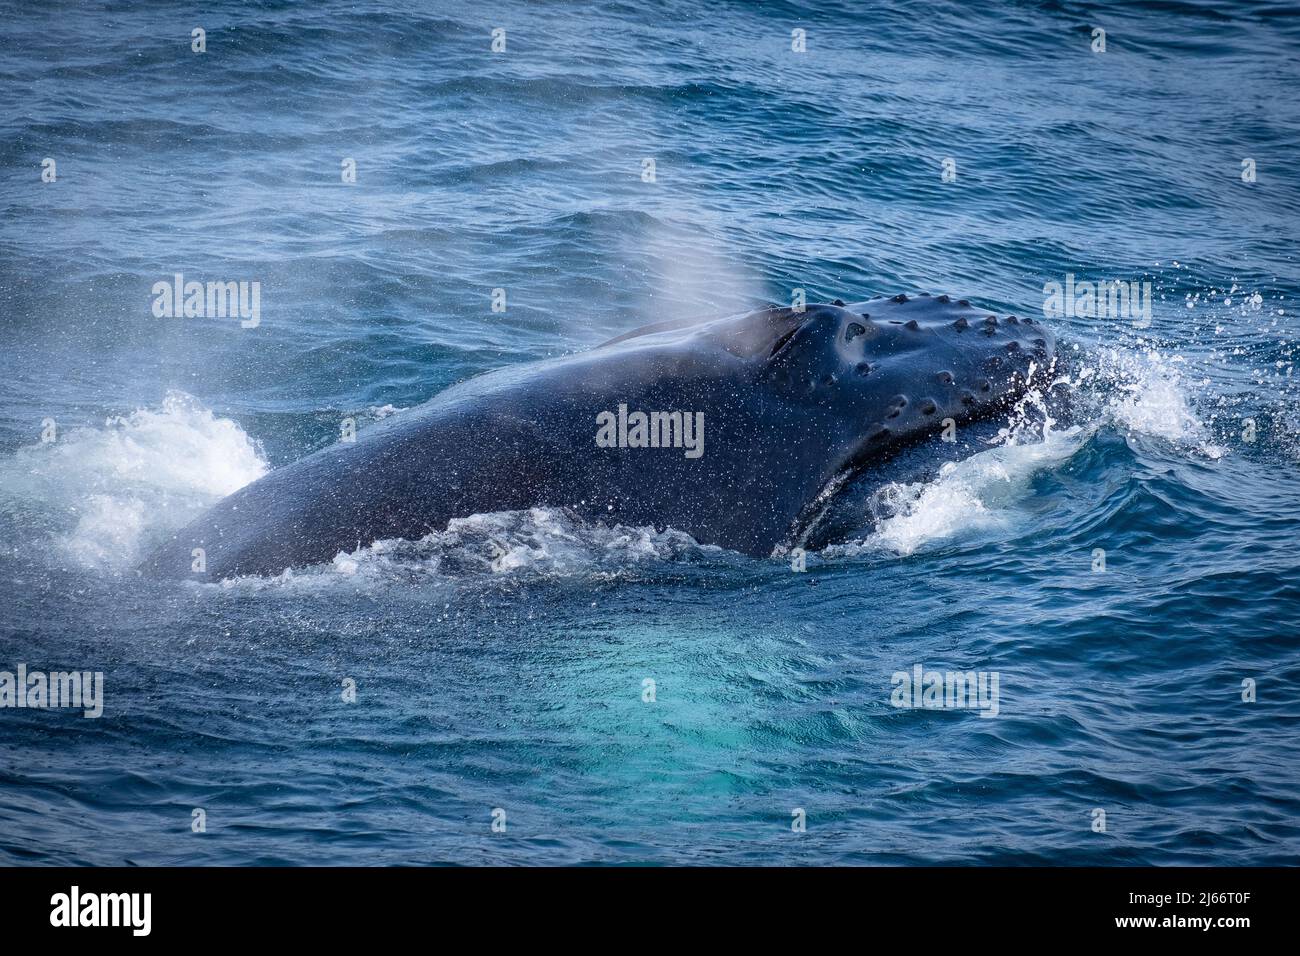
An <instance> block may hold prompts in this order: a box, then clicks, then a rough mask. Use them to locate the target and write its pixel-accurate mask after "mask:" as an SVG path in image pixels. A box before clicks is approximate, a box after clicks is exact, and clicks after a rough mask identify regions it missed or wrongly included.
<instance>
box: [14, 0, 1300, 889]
mask: <svg viewBox="0 0 1300 956" xmlns="http://www.w3.org/2000/svg"><path fill="white" fill-rule="evenodd" d="M989 6H990V8H989V9H983V8H982V7H983V5H980V4H973V5H972V4H964V3H938V2H934V3H927V4H903V3H887V4H870V5H867V4H856V3H842V4H840V3H818V4H815V5H802V4H793V3H764V4H761V5H750V4H742V3H720V4H706V3H701V2H684V0H670V2H666V3H655V4H642V3H627V2H613V3H600V4H587V5H582V6H581V7H580V8H578V7H574V6H571V5H569V4H561V3H554V2H533V3H528V4H523V3H509V2H507V3H499V4H493V5H491V7H490V9H489V8H485V7H483V6H482V5H479V4H472V3H466V4H450V3H447V4H443V3H432V4H420V5H416V4H412V5H410V8H407V7H406V6H404V5H401V4H397V3H392V2H380V0H370V2H360V3H347V4H342V3H309V4H294V3H261V4H258V3H210V4H205V5H203V6H202V7H201V8H195V7H194V6H192V5H189V4H173V3H149V4H138V5H134V4H117V3H110V4H100V3H85V4H61V3H39V4H37V3H18V2H12V0H9V2H5V3H3V4H0V94H2V95H0V322H3V332H4V336H3V348H2V349H0V595H2V597H0V611H2V612H3V613H2V614H0V670H3V669H13V668H15V667H16V666H17V665H18V664H20V663H21V664H26V665H27V667H28V668H29V669H33V670H64V669H69V668H76V669H79V670H91V671H102V672H103V673H104V681H105V707H104V715H103V717H102V718H100V719H98V720H88V719H84V718H83V717H81V716H80V714H79V713H74V712H68V711H54V710H15V709H4V710H0V861H2V862H5V863H11V864H13V863H100V864H108V863H139V864H170V863H220V864H238V863H330V864H343V863H348V864H378V863H428V862H459V863H489V862H490V863H570V862H655V863H682V862H692V863H800V864H814V863H846V862H859V863H899V864H910V863H972V862H973V863H1065V864H1072V863H1080V864H1081V863H1113V864H1136V863H1162V864H1170V863H1228V864H1262V863H1290V862H1293V861H1294V860H1295V858H1296V854H1297V851H1300V796H1297V783H1298V782H1300V771H1298V770H1297V768H1298V767H1300V739H1298V735H1300V693H1298V690H1297V687H1298V684H1300V633H1298V629H1300V554H1298V551H1297V531H1298V530H1300V523H1298V522H1297V508H1298V507H1300V479H1297V477H1296V470H1297V464H1298V463H1300V438H1298V435H1300V415H1298V414H1297V412H1296V407H1297V406H1296V400H1297V388H1296V379H1295V378H1294V377H1293V370H1294V361H1295V353H1296V348H1297V335H1298V333H1300V322H1298V321H1297V309H1300V304H1298V303H1297V296H1300V272H1298V270H1297V264H1296V259H1295V245H1296V238H1297V223H1300V169H1298V168H1297V163H1296V157H1297V146H1298V145H1300V99H1298V98H1297V97H1296V95H1295V94H1296V90H1297V89H1300V86H1298V84H1297V81H1298V80H1300V75H1298V74H1300V67H1297V53H1298V52H1300V17H1297V15H1296V10H1295V8H1293V7H1288V6H1286V5H1284V4H1281V3H1276V4H1274V3H1259V4H1231V5H1230V4H1227V3H1224V2H1215V3H1208V2H1152V3H1145V4H1122V5H1121V4H1116V5H1106V4H1088V3H1073V2H1042V3H1014V4H1008V5H996V7H997V8H996V9H994V8H993V5H989ZM196 27H202V28H203V29H205V30H206V52H204V53H201V54H200V53H195V52H192V50H191V31H192V30H193V29H194V28H196ZM1097 27H1100V28H1103V29H1105V31H1106V50H1105V52H1104V53H1102V52H1094V51H1093V49H1092V46H1093V43H1094V40H1093V30H1094V28H1097ZM496 28H503V29H504V30H505V31H506V32H505V49H504V51H502V52H495V53H494V52H493V51H492V31H493V30H494V29H496ZM794 30H804V31H806V32H805V37H806V51H805V52H802V53H796V52H794V51H793V50H792V31H794ZM46 158H49V159H53V160H54V161H55V167H54V168H55V180H54V181H53V182H42V161H43V160H44V159H46ZM348 159H352V160H354V161H355V168H356V182H355V184H348V183H345V182H343V181H342V175H341V170H342V164H343V163H344V161H345V160H348ZM647 159H651V160H653V161H654V177H653V179H654V181H653V182H647V181H645V179H644V178H643V170H644V169H645V168H646V167H645V162H644V161H645V160H647ZM945 159H952V160H954V162H955V170H956V178H955V180H953V181H950V182H945V181H944V178H943V176H942V172H943V164H944V160H945ZM1246 159H1251V160H1254V169H1255V181H1254V182H1246V181H1243V175H1242V173H1243V160H1246ZM177 272H181V273H183V274H185V275H186V277H187V278H195V279H200V280H208V279H215V280H222V281H227V280H233V281H238V280H256V281H258V282H259V283H260V289H261V300H260V301H261V305H260V309H261V312H260V324H258V325H257V327H256V328H248V329H244V328H241V327H240V325H239V323H238V322H236V321H232V320H229V319H216V318H190V319H159V318H156V317H155V316H154V315H153V314H152V311H151V303H152V301H153V300H152V295H151V288H152V286H153V284H154V283H155V282H157V281H159V280H164V279H167V278H169V277H170V276H171V275H173V274H174V273H177ZM1067 274H1074V275H1076V276H1077V277H1079V278H1081V279H1092V280H1098V279H1112V278H1115V279H1122V280H1126V281H1128V280H1132V281H1140V280H1148V281H1151V282H1152V288H1153V308H1152V320H1151V323H1150V326H1149V327H1140V326H1139V324H1138V323H1135V322H1133V321H1129V320H1125V319H1122V318H1114V317H1073V318H1070V317H1067V318H1060V319H1055V320H1051V324H1052V325H1053V327H1054V328H1055V329H1056V330H1057V331H1058V332H1059V333H1060V335H1061V336H1062V338H1063V339H1064V340H1065V342H1066V343H1067V345H1066V349H1067V350H1068V352H1069V354H1070V355H1071V360H1072V371H1071V372H1070V376H1071V381H1072V387H1073V388H1074V390H1075V392H1076V394H1077V397H1078V399H1079V401H1078V408H1079V413H1078V414H1077V415H1076V416H1075V418H1074V419H1072V420H1070V421H1068V422H1058V423H1056V424H1055V425H1053V426H1052V427H1051V428H1049V429H1047V431H1046V434H1045V435H1039V436H1038V437H1039V438H1040V439H1041V440H1037V441H1035V440H1034V436H1031V435H1022V436H1018V437H1015V438H1013V439H1012V440H1009V441H1006V442H1002V443H996V442H995V443H990V444H987V445H984V446H982V450H980V451H979V452H978V453H977V454H975V455H974V456H973V457H969V458H966V459H965V460H964V461H962V462H960V463H958V464H955V465H954V466H952V467H949V468H944V469H940V468H939V467H938V465H939V458H936V460H935V462H934V468H933V469H931V470H930V471H929V472H928V473H927V474H925V475H923V476H922V477H920V478H918V479H917V480H915V481H907V482H896V483H894V484H892V485H891V486H889V487H887V488H885V489H883V490H882V492H881V493H880V494H879V495H876V496H873V497H872V498H870V499H867V500H864V501H862V502H858V503H857V504H856V505H855V507H860V508H861V509H863V515H864V518H866V517H870V516H875V517H876V518H878V519H879V520H878V521H877V522H876V523H875V524H874V525H871V524H870V522H867V526H866V527H865V530H864V531H863V533H862V534H860V535H858V536H855V537H853V538H852V539H851V540H850V541H848V542H846V543H845V544H842V545H839V546H835V547H832V548H830V549H828V550H826V551H824V552H822V553H818V554H813V555H811V556H810V557H809V559H808V571H807V572H806V573H803V574H797V573H792V571H791V569H790V566H789V563H788V561H786V560H784V559H780V558H773V559H771V560H766V561H764V560H755V559H751V558H745V557H742V556H739V555H735V554H729V553H726V552H721V551H718V550H717V549H711V548H705V547H701V546H699V545H697V544H695V543H694V542H692V541H691V540H690V539H688V538H686V537H685V536H683V535H681V534H678V533H675V532H672V531H661V532H656V531H654V530H653V529H637V528H606V527H601V526H598V525H584V524H582V523H581V522H579V521H577V520H576V519H574V518H572V517H571V516H569V515H567V514H565V513H563V512H557V511H549V510H540V511H537V512H533V513H528V514H495V515H481V516H475V517H474V518H471V519H467V520H466V521H463V522H457V523H456V525H455V526H453V528H451V529H449V531H448V532H446V533H445V534H440V535H435V536H433V537H432V538H430V539H427V540H425V541H423V542H384V543H381V544H380V545H377V546H375V547H373V548H367V549H363V550H361V551H360V552H358V553H356V554H354V555H351V556H341V557H340V558H339V559H337V560H336V561H335V562H333V563H332V564H330V565H327V566H324V567H320V568H314V569H305V570H300V571H299V572H297V573H295V574H293V575H289V576H284V577H281V578H278V579H274V580H267V579H252V580H242V581H238V582H233V583H228V584H226V585H224V586H215V585H211V586H201V585H195V584H160V583H157V582H150V581H144V580H141V579H140V578H138V577H137V576H136V575H135V574H134V573H133V571H132V567H133V565H134V564H135V562H136V561H137V560H138V559H139V558H140V557H141V555H142V554H144V553H145V552H146V551H147V550H148V548H149V546H150V545H151V543H152V542H154V541H156V540H158V539H159V537H160V536H161V535H162V534H164V533H165V532H166V531H167V530H168V529H171V528H174V527H177V526H178V525H180V524H182V523H184V522H185V521H186V520H188V519H189V518H191V517H193V516H194V515H196V514H198V513H199V512H201V511H202V510H203V508H205V507H206V506H208V505H209V504H211V503H212V502H214V501H216V500H218V499H219V498H220V497H221V496H223V495H225V494H228V493H230V492H231V491H233V490H235V489H236V488H238V487H240V486H241V485H243V484H245V483H247V482H249V481H251V480H253V479H254V478H256V477H257V476H258V475H259V474H261V473H263V472H264V471H265V470H266V469H267V468H271V467H275V466H278V465H281V464H283V463H285V462H288V461H291V460H293V459H295V458H296V457H298V456H300V455H302V454H304V453H306V452H307V451H309V450H311V449H314V448H317V447H320V446H322V445H324V444H326V443H328V442H331V441H333V440H335V439H336V438H337V437H338V435H339V427H340V421H341V420H342V419H344V418H349V417H350V418H354V419H355V420H356V421H357V422H358V424H359V426H360V427H361V428H365V427H366V426H367V425H368V424H369V423H371V422H373V421H375V420H377V419H379V418H383V417H387V416H389V415H393V414H402V413H403V410H405V409H409V408H411V407H412V406H415V405H417V404H419V403H420V402H422V401H424V400H426V399H428V398H429V397H431V396H433V395H434V394H436V393H437V392H438V391H440V390H441V389H442V388H444V387H446V386H447V385H449V384H452V383H454V382H458V381H461V380H463V379H465V378H467V377H469V376H472V375H474V374H476V373H479V372H482V371H485V370H489V369H493V368H497V367H499V366H502V365H505V364H508V363H515V362H526V361H530V360H535V359H540V358H544V357H547V356H552V355H557V354H562V353H565V352H569V351H573V350H577V349H582V348H585V347H588V346H591V345H593V344H595V343H597V342H600V341H602V340H603V339H605V338H608V337H609V336H611V335H613V334H617V333H618V332H621V331H624V330H627V329H630V328H633V327H635V326H637V325H640V324H644V323H646V322H648V321H656V320H659V319H663V318H671V317H676V316H682V315H700V316H705V315H710V314H725V313H731V312H736V311H740V310H742V309H745V308H748V307H750V306H752V305H755V304H757V303H759V302H762V301H765V300H768V299H772V300H776V301H789V297H790V295H791V290H792V289H794V288H804V289H807V290H808V296H809V299H810V301H815V300H818V299H821V300H825V299H831V298H835V297H843V298H845V299H861V298H867V297H869V296H873V295H881V294H893V293H895V292H899V291H905V292H919V291H930V292H933V293H936V294H937V293H940V292H947V293H950V294H953V295H954V296H966V297H969V298H971V299H973V300H977V301H979V302H981V303H983V304H986V305H988V306H989V307H990V308H996V309H999V310H1003V311H1016V312H1021V313H1022V314H1024V313H1032V314H1039V312H1040V311H1041V309H1042V303H1043V298H1044V295H1043V287H1044V284H1045V283H1047V282H1051V281H1061V282H1063V281H1065V278H1066V276H1067ZM497 288H502V289H505V290H506V301H507V308H506V311H505V312H493V310H492V291H493V289H497ZM47 419H48V420H52V423H53V427H54V432H53V436H54V437H55V439H56V440H54V441H52V442H44V443H43V442H42V441H41V437H42V431H43V429H46V428H47V426H48V423H47V422H46V420H47ZM1247 420H1249V421H1250V422H1253V423H1254V430H1253V432H1252V431H1251V426H1250V425H1249V424H1248V423H1247ZM1250 439H1253V440H1250ZM945 447H947V446H945ZM969 450H970V449H967V451H969ZM939 454H941V453H938V452H936V455H939ZM954 454H955V453H954ZM1098 549H1101V550H1102V551H1104V558H1105V570H1104V572H1103V571H1098V570H1094V566H1095V562H1096V560H1097V558H1096V553H1097V550H1098ZM502 552H504V553H502ZM918 664H919V665H921V666H922V667H923V668H924V669H926V670H930V669H933V670H938V671H947V670H960V671H966V670H975V671H984V672H997V674H998V675H999V679H1000V698H999V713H998V715H997V716H996V717H995V718H984V717H981V716H980V715H979V714H978V713H975V712H972V711H970V710H962V709H938V710H926V709H900V708H896V707H894V706H891V701H890V695H891V689H892V683H891V677H892V675H893V674H894V673H895V672H897V671H910V670H911V669H912V668H913V666H915V665H918ZM346 680H351V681H354V682H355V686H356V701H355V703H347V702H345V701H344V700H343V699H342V693H343V686H344V682H345V681H346ZM647 680H652V681H653V682H654V687H655V694H654V697H655V699H654V700H653V702H647V701H645V700H643V687H644V686H645V685H644V682H645V681H647ZM1243 681H1253V682H1254V686H1255V695H1256V699H1255V700H1254V701H1253V702H1248V701H1243V699H1242V698H1243ZM496 808H500V809H501V810H504V811H505V820H506V829H505V832H493V830H492V822H493V811H494V809H496ZM196 809H202V810H203V811H204V813H205V814H206V826H207V830H206V832H205V833H194V832H192V828H191V821H192V816H193V813H194V811H195V810H196ZM796 809H802V810H803V811H804V812H805V813H806V821H807V827H806V832H802V833H800V832H794V831H793V830H792V826H791V824H792V821H793V820H794V819H795V818H794V817H793V816H792V812H793V811H795V810H796ZM1097 810H1104V811H1105V821H1106V826H1105V832H1096V831H1095V829H1094V826H1095V822H1094V821H1095V820H1096V819H1097V815H1096V811H1097ZM498 816H499V815H498Z"/></svg>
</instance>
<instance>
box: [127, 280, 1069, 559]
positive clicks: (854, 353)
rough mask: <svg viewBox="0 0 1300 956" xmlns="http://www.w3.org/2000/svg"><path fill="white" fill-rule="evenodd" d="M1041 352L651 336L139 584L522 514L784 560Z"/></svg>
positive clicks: (442, 407) (965, 343)
mask: <svg viewBox="0 0 1300 956" xmlns="http://www.w3.org/2000/svg"><path fill="white" fill-rule="evenodd" d="M1055 348H1056V344H1055V340H1054V338H1053V336H1052V335H1051V333H1050V332H1049V331H1048V330H1046V329H1045V328H1044V327H1043V326H1042V325H1041V324H1039V323H1037V322H1035V321H1034V320H1032V319H1029V318H1023V319H1018V318H1016V317H1015V316H1000V315H998V314H996V313H994V312H991V311H989V310H986V309H980V308H978V307H977V306H975V305H972V304H971V303H970V302H969V301H968V300H966V299H961V300H953V299H951V298H949V297H948V296H946V295H940V296H931V295H929V294H922V295H920V296H915V297H908V296H907V295H896V296H893V297H891V298H877V299H871V300H867V301H861V302H854V303H850V304H846V303H844V302H843V301H841V300H838V299H837V300H835V302H833V303H822V304H814V305H808V306H806V307H804V308H802V309H794V308H782V307H772V308H765V309H761V310H759V311H756V312H750V313H747V314H743V315H735V316H728V317H724V318H718V319H713V320H708V321H703V322H700V321H665V322H659V323H656V324H653V325H647V326H644V327H642V328H638V329H635V330H633V331H630V332H627V333H626V334H623V335H620V336H618V337H616V338H614V339H611V340H610V341H608V342H606V343H604V344H602V345H599V346H597V347H595V348H592V349H590V350H588V351H584V352H579V353H576V354H571V355H566V356H563V357H560V358H555V359H551V360H547V361H542V362H535V363H529V364H519V365H513V366H509V367H506V368H503V369H500V370H497V371H494V372H489V373H487V374H484V375H480V376H478V377H476V378H472V379H470V380H468V381H465V382H462V383H460V384H458V385H454V386H452V387H451V388H449V389H447V390H446V391H444V392H442V393H441V394H439V395H437V396H435V397H434V398H433V399H431V400H430V401H428V402H427V403H425V404H424V405H421V406H419V407H417V408H414V409H411V410H409V411H407V412H404V413H402V414H401V415H398V416H395V417H393V418H391V419H388V420H386V421H384V422H381V423H380V424H378V425H376V426H374V427H372V428H370V429H367V430H366V431H363V432H361V433H360V434H359V435H358V436H357V437H356V440H355V442H353V443H338V444H334V445H330V446H328V447H325V448H322V449H320V450H318V451H316V452H314V453H312V454H309V455H307V456H306V457H304V458H302V459H300V460H298V461H296V462H294V463H292V464H289V465H286V466H284V467H282V468H278V469H275V470H273V471H272V472H270V473H269V474H267V475H266V476H264V477H262V478H261V479H259V480H257V481H255V482H253V483H252V484H249V485H247V486H245V487H244V488H242V489H240V490H239V491H237V492H235V493H234V494H232V495H230V496H229V497H227V498H225V499H223V500H222V501H220V502H218V503H217V504H216V505H215V506H214V507H212V508H211V509H210V510H209V511H208V512H207V513H206V514H204V515H202V516H200V517H199V518H198V519H197V520H195V521H194V522H193V523H191V524H190V525H189V526H188V527H185V528H182V529H181V530H179V531H176V532H174V533H173V534H172V535H171V536H170V537H169V538H168V539H167V540H166V541H164V542H163V543H162V544H161V545H160V546H159V547H158V548H157V550H156V551H155V552H154V553H153V554H152V556H151V557H150V558H149V559H148V560H147V561H146V562H145V565H144V569H145V570H147V571H149V572H151V573H157V574H162V575H166V576H173V577H191V576H192V577H197V578H199V579H206V580H219V579H222V578H227V577H231V576H236V575H245V574H277V573H279V572H281V571H283V570H284V569H286V568H293V567H301V566H305V565H310V564H316V563H320V562H324V561H329V560H331V559H332V558H333V557H334V556H335V555H336V554H338V553H339V552H341V551H352V550H355V549H356V548H358V547H361V546H364V545H368V544H370V543H372V542H374V541H376V540H380V539H384V538H408V539H418V538H420V537H423V536H424V535H426V534H429V533H431V532H434V531H440V530H443V529H445V528H446V526H447V523H448V522H449V521H450V520H451V519H454V518H458V517H465V516H468V515H472V514H477V513H486V512H493V511H510V510H521V509H526V508H530V507H535V506H543V505H544V506H553V507H562V508H570V509H572V510H574V511H575V512H577V513H578V514H580V515H583V516H585V517H588V518H590V519H593V520H600V521H604V522H608V523H621V524H624V525H632V526H654V527H656V528H659V529H663V528H667V527H671V528H675V529H677V530H679V531H684V532H686V533H688V534H690V535H691V536H692V537H694V538H695V539H696V540H697V541H699V542H700V543H702V544H713V545H718V546H721V547H723V548H727V549H731V550H734V551H739V552H743V553H745V554H749V555H754V556H760V557H766V556H770V555H772V554H773V553H774V552H779V551H780V550H781V549H782V548H786V547H791V546H794V545H797V544H799V543H800V541H801V538H800V536H801V534H802V533H803V532H804V531H805V530H806V529H807V528H808V527H809V525H810V523H812V522H813V521H814V519H815V518H816V514H817V511H818V509H819V507H820V506H821V504H820V503H822V502H824V501H825V500H826V499H827V497H828V496H832V495H833V491H834V489H835V487H836V486H837V483H842V482H843V481H844V480H846V479H847V478H848V477H850V476H860V475H861V474H862V473H863V472H864V470H867V469H870V468H872V467H873V465H876V464H879V463H881V462H884V461H886V460H887V459H888V458H889V457H890V456H891V455H892V454H893V453H895V452H896V451H897V450H898V449H900V448H902V447H905V446H909V445H915V444H916V443H918V442H924V441H927V440H928V441H935V442H937V441H938V440H939V433H940V432H942V431H943V430H944V429H945V428H947V429H953V428H956V427H960V426H961V425H963V424H964V423H967V422H971V421H974V420H977V419H986V418H989V417H991V416H995V415H997V414H999V413H1000V412H1005V410H1006V409H1007V408H1008V407H1009V405H1010V404H1012V403H1013V402H1015V401H1016V400H1018V399H1019V397H1020V396H1021V395H1022V394H1023V393H1024V392H1025V390H1026V389H1028V388H1029V387H1031V385H1034V384H1036V383H1037V382H1038V381H1045V377H1046V375H1047V370H1048V369H1049V367H1050V366H1051V364H1052V362H1053V356H1054V354H1055ZM196 549H202V552H201V554H202V557H203V561H196V560H195V557H194V556H195V555H196V554H198V553H199V552H198V551H197V550H196ZM195 567H203V570H202V571H201V572H195V571H194V570H193V569H194V568H195Z"/></svg>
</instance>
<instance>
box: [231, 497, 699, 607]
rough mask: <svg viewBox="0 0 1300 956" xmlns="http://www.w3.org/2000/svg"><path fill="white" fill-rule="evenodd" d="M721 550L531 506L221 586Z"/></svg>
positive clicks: (404, 577)
mask: <svg viewBox="0 0 1300 956" xmlns="http://www.w3.org/2000/svg"><path fill="white" fill-rule="evenodd" d="M723 553H724V552H723V551H722V549H721V548H716V547H706V546H704V545H700V544H698V543H697V542H696V541H695V539H694V538H692V537H691V536H690V535H688V534H684V533H682V532H680V531H673V530H671V529H669V530H666V531H656V530H655V529H654V528H649V527H629V526H626V525H620V524H615V525H606V524H603V523H600V522H592V521H587V520H584V519H582V518H580V517H579V516H578V515H576V514H574V513H573V512H571V511H568V510H567V509H563V508H530V509H528V510H526V511H499V512H493V513H490V514H476V515H471V516H469V517H466V518H455V519H453V520H452V521H451V522H450V523H449V524H448V525H447V529H446V530H445V531H436V532H433V533H432V534H429V535H426V536H425V537H423V538H421V539H419V540H418V541H408V540H405V539H401V538H393V539H385V540H382V541H376V542H374V543H373V544H371V545H367V546H365V547H361V548H358V549H357V550H355V551H352V552H340V553H339V554H337V555H335V557H334V560H333V561H331V562H329V563H327V564H322V565H318V566H316V567H313V568H306V569H299V570H296V571H286V572H284V573H282V574H280V575H278V576H277V577H274V578H256V577H248V578H236V579H232V580H229V581H225V582H223V586H225V587H249V586H252V587H264V586H266V585H273V586H278V587H296V588H303V589H314V588H318V587H320V586H321V585H326V586H329V585H330V583H331V582H335V583H337V582H339V581H340V579H347V580H351V581H355V582H357V583H360V584H363V585H365V584H369V583H375V582H380V583H382V582H402V581H412V582H415V581H429V580H451V579H455V578H462V577H467V576H478V577H482V578H490V577H492V576H498V575H500V576H506V575H520V574H523V575H530V576H541V577H548V576H554V577H563V576H567V575H593V576H595V577H602V578H608V577H615V576H618V575H619V574H623V573H625V572H626V571H627V570H628V569H630V568H635V567H639V566H645V565H653V564H656V563H660V562H668V561H692V560H701V559H707V558H710V557H717V556H719V555H722V554H723Z"/></svg>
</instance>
